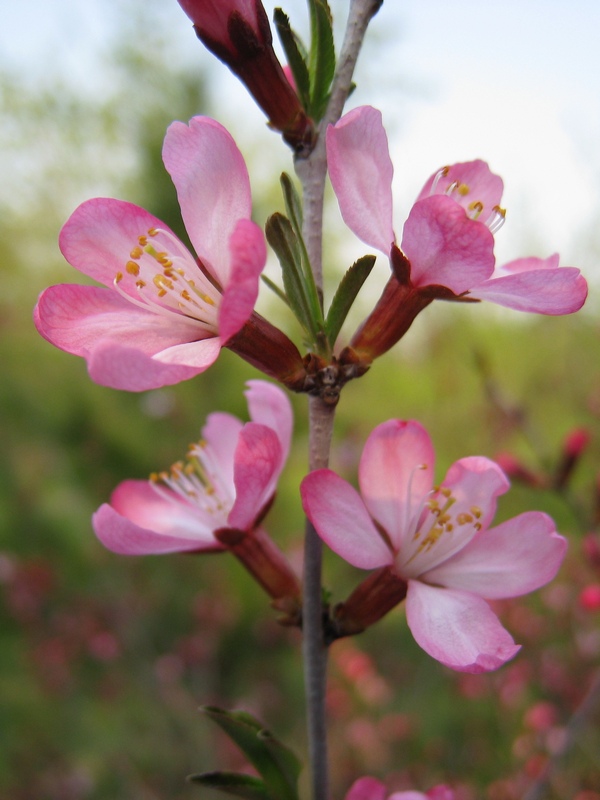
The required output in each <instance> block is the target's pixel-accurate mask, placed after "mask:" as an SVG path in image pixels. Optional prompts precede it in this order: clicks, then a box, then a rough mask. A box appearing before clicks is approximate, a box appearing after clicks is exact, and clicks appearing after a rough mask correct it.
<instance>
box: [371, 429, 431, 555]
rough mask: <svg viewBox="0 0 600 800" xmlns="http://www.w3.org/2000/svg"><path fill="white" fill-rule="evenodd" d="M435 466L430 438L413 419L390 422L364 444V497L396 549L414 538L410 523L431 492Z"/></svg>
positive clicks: (372, 433)
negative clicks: (409, 538) (411, 537)
mask: <svg viewBox="0 0 600 800" xmlns="http://www.w3.org/2000/svg"><path fill="white" fill-rule="evenodd" d="M434 465H435V452H434V449H433V445H432V443H431V439H430V438H429V435H428V433H427V431H426V430H425V428H423V426H422V425H420V424H419V423H418V422H415V421H414V420H411V421H408V422H404V421H402V420H399V419H391V420H388V421H387V422H384V423H382V424H381V425H378V426H377V427H376V428H375V429H374V430H373V431H372V432H371V434H370V436H369V438H368V439H367V441H366V443H365V447H364V449H363V452H362V456H361V459H360V464H359V469H358V482H359V484H360V490H361V494H362V497H363V500H364V504H365V506H366V507H367V509H368V510H369V514H370V515H371V516H372V517H373V518H374V519H375V520H376V521H377V522H378V523H379V524H380V525H381V526H382V527H383V528H384V530H385V531H386V533H387V534H388V536H389V537H390V540H391V542H392V545H393V546H394V547H395V548H396V549H399V548H402V545H403V543H404V540H405V538H406V537H410V536H412V531H411V530H410V523H411V522H412V520H413V519H414V517H415V515H419V514H420V512H421V510H422V508H423V505H422V504H423V502H424V500H425V499H426V496H427V493H428V492H429V491H430V490H431V487H432V485H433V474H434Z"/></svg>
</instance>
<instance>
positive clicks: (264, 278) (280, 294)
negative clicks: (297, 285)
mask: <svg viewBox="0 0 600 800" xmlns="http://www.w3.org/2000/svg"><path fill="white" fill-rule="evenodd" d="M260 279H261V281H262V282H263V283H265V284H266V285H267V286H268V287H269V289H270V290H271V291H272V292H275V294H276V295H277V297H278V298H279V299H280V300H283V302H284V303H285V304H286V306H288V308H289V305H290V301H289V300H288V298H287V295H286V293H285V292H284V291H283V289H280V288H279V286H277V284H276V283H275V282H274V281H272V280H271V278H269V277H267V276H266V275H261V276H260Z"/></svg>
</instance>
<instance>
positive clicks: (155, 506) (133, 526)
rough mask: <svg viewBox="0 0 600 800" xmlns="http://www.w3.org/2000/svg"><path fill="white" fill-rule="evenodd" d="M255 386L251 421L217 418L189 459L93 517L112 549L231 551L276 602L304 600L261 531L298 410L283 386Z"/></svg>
mask: <svg viewBox="0 0 600 800" xmlns="http://www.w3.org/2000/svg"><path fill="white" fill-rule="evenodd" d="M248 387H249V388H248V389H247V391H246V397H247V400H248V407H249V410H250V418H251V422H248V423H246V424H244V423H242V422H241V420H239V419H237V418H236V417H234V416H231V415H230V414H226V413H222V412H217V413H213V414H210V415H209V416H208V418H207V421H206V425H205V426H204V428H203V430H202V439H201V440H200V442H198V443H197V444H194V445H192V446H191V448H190V451H189V453H188V456H187V459H186V460H185V461H182V462H178V463H177V464H174V465H173V466H172V467H171V469H170V470H168V471H165V472H160V473H156V474H154V475H152V476H151V478H150V480H149V481H141V480H128V481H124V482H123V483H121V484H120V485H119V486H118V487H117V488H116V489H115V491H114V492H113V495H112V497H111V500H110V503H105V504H104V505H102V506H101V507H100V508H99V509H98V511H97V512H96V513H95V514H94V517H93V526H94V531H95V532H96V535H97V536H98V538H99V539H100V541H101V542H102V543H103V544H104V545H105V546H106V547H107V548H108V549H109V550H112V551H113V552H115V553H120V554H123V555H147V554H157V553H173V552H214V551H218V550H223V549H229V550H231V551H232V552H233V553H234V554H235V555H236V556H237V557H238V558H240V560H241V561H242V562H243V563H244V565H245V566H246V567H247V568H248V569H249V571H250V572H251V573H252V574H253V575H254V576H255V577H256V578H257V580H259V582H260V583H261V584H262V585H263V586H264V587H265V589H266V590H267V591H268V592H269V593H270V594H271V596H273V597H284V596H287V595H295V594H297V590H298V582H297V579H296V577H295V575H294V574H293V573H292V571H291V569H290V568H289V567H288V565H287V562H286V561H285V559H284V557H283V556H282V555H281V553H280V552H279V550H278V549H277V548H276V547H275V545H274V544H273V542H272V541H271V540H270V539H269V537H268V535H267V534H266V532H265V531H264V530H263V528H262V527H261V526H260V522H261V520H262V518H263V516H264V514H265V513H266V511H267V510H268V508H269V506H270V504H271V503H272V501H273V497H274V495H275V490H276V486H277V481H278V479H279V475H280V474H281V470H282V469H283V466H284V464H285V461H286V459H287V455H288V451H289V446H290V438H291V432H292V411H291V406H290V403H289V400H288V399H287V397H286V396H285V394H284V393H283V392H282V391H281V389H278V388H277V387H276V386H273V385H271V384H268V383H265V382H264V381H258V380H255V381H249V382H248Z"/></svg>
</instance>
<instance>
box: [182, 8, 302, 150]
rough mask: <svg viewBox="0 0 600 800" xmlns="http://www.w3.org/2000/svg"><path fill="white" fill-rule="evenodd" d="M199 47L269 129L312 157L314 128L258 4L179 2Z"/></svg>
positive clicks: (266, 18)
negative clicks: (238, 84)
mask: <svg viewBox="0 0 600 800" xmlns="http://www.w3.org/2000/svg"><path fill="white" fill-rule="evenodd" d="M178 2H179V5H180V6H181V7H182V8H183V10H184V11H185V13H186V14H187V15H188V17H189V18H190V19H191V20H192V22H193V23H194V30H195V31H196V35H197V36H198V38H199V39H200V41H201V42H202V43H203V44H204V45H205V47H207V48H208V50H210V51H211V52H212V53H214V54H215V55H216V56H217V58H219V59H220V60H221V61H223V62H224V63H225V64H227V66H228V67H229V69H230V70H231V71H232V72H233V73H234V74H235V75H237V76H238V78H240V80H241V81H242V82H243V83H244V84H245V85H246V87H247V88H248V90H249V92H250V93H251V95H252V96H253V97H254V99H255V100H256V102H257V104H258V105H259V106H260V107H261V108H262V110H263V111H264V112H265V114H266V115H267V117H268V118H269V125H270V126H271V127H272V128H274V129H275V130H278V131H281V132H282V134H283V138H284V139H285V140H286V142H288V144H290V145H291V146H292V147H293V148H294V150H296V151H298V152H303V151H310V149H311V148H312V146H313V144H314V139H315V135H314V128H313V124H312V122H311V120H310V119H308V117H307V116H306V114H305V112H304V109H303V108H302V105H301V103H300V100H299V99H298V95H297V94H296V90H295V88H294V86H293V83H292V82H290V81H289V79H288V78H287V77H286V74H285V72H284V70H283V68H282V66H281V64H280V63H279V61H278V59H277V56H276V55H275V51H274V50H273V36H272V33H271V28H270V26H269V20H268V17H267V15H266V12H265V9H264V7H263V5H262V3H261V2H260V0H178Z"/></svg>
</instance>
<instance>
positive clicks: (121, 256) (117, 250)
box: [58, 197, 184, 287]
mask: <svg viewBox="0 0 600 800" xmlns="http://www.w3.org/2000/svg"><path fill="white" fill-rule="evenodd" d="M151 228H162V229H163V230H165V231H167V232H168V233H169V234H170V235H171V236H173V237H174V238H175V239H176V240H177V241H179V240H178V239H177V237H176V236H175V234H174V233H173V232H172V231H171V230H170V229H169V228H168V227H167V226H166V225H165V224H164V222H161V221H160V220H159V219H158V218H157V217H155V216H154V215H153V214H150V213H149V212H148V211H145V210H144V209H143V208H140V207H139V206H136V205H134V204H133V203H126V202H125V201H123V200H112V199H109V198H105V197H97V198H95V199H93V200H87V201H86V202H85V203H82V204H81V205H80V206H79V207H78V208H76V209H75V211H74V212H73V213H72V214H71V216H70V217H69V219H68V220H67V222H66V223H65V224H64V225H63V228H62V230H61V232H60V236H59V240H58V242H59V246H60V249H61V252H62V254H63V255H64V257H65V258H66V259H67V261H68V262H69V264H71V266H73V267H75V269H78V270H79V271H80V272H82V273H83V274H84V275H89V277H90V278H94V280H97V281H98V282H99V283H103V284H104V285H105V286H110V287H112V285H113V281H114V279H115V276H116V274H117V273H118V272H123V271H124V269H125V265H126V263H127V262H128V261H129V260H130V258H131V255H130V253H131V250H132V249H133V248H134V247H135V246H136V245H137V244H138V237H139V236H141V235H144V234H147V233H148V230H149V229H151ZM180 246H181V247H182V248H184V245H183V244H181V245H180Z"/></svg>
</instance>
